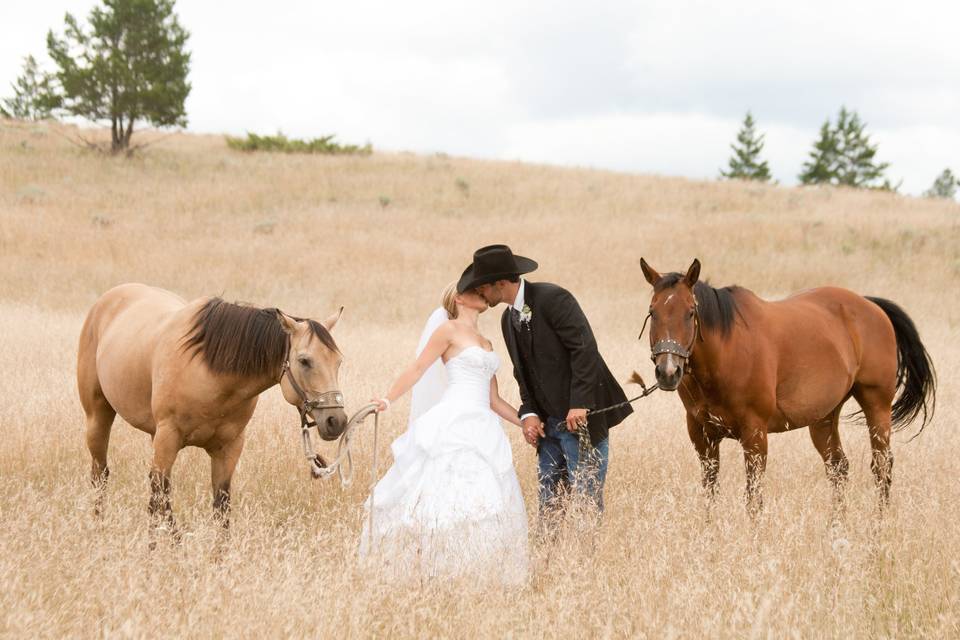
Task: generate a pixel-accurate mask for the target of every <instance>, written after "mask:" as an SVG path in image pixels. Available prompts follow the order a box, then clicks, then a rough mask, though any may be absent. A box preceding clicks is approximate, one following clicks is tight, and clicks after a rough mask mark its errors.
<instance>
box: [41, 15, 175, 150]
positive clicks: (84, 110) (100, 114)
mask: <svg viewBox="0 0 960 640" xmlns="http://www.w3.org/2000/svg"><path fill="white" fill-rule="evenodd" d="M102 4H103V6H102V7H94V9H93V10H92V11H91V12H90V18H89V22H90V24H89V27H86V26H81V25H80V24H79V23H78V22H77V19H76V18H74V17H73V16H72V15H70V14H69V13H68V14H67V15H66V18H65V19H64V22H65V30H64V34H63V36H62V37H58V36H56V35H55V34H54V33H53V31H50V32H49V33H48V34H47V51H48V53H49V54H50V57H51V58H52V59H53V61H54V63H55V64H56V65H57V72H56V81H57V84H58V85H59V86H58V87H56V89H57V97H58V99H59V101H60V108H61V110H62V111H63V112H65V113H67V114H70V115H74V116H81V117H83V118H86V119H88V120H92V121H95V122H96V121H105V122H109V123H110V128H111V134H112V138H111V150H112V151H114V152H116V151H121V150H125V149H128V148H129V146H130V137H131V136H132V135H133V127H134V123H135V122H137V121H141V122H144V121H145V122H149V123H150V124H152V125H154V126H156V127H170V126H186V124H187V114H186V109H185V106H184V102H185V101H186V98H187V95H188V94H189V93H190V83H189V82H187V72H188V71H189V68H190V53H189V52H187V50H186V42H187V38H188V37H189V36H188V34H187V32H186V31H185V30H184V29H183V28H182V27H181V26H180V23H179V21H178V19H177V16H176V14H175V13H174V11H173V5H174V0H102Z"/></svg>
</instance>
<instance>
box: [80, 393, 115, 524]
mask: <svg viewBox="0 0 960 640" xmlns="http://www.w3.org/2000/svg"><path fill="white" fill-rule="evenodd" d="M83 404H84V413H86V419H87V433H86V436H87V449H89V450H90V458H91V464H90V484H92V485H93V488H94V492H95V493H96V497H95V498H94V502H93V513H94V515H96V516H99V515H100V514H101V513H102V512H103V494H104V489H105V488H106V486H107V478H108V477H109V476H110V468H109V467H108V466H107V448H108V447H109V446H110V429H111V427H112V426H113V419H114V418H115V417H116V415H117V412H116V411H114V410H113V407H111V406H110V404H109V403H108V402H107V399H106V398H104V397H103V396H102V395H101V396H100V397H99V398H96V399H93V401H92V402H90V403H88V402H84V403H83Z"/></svg>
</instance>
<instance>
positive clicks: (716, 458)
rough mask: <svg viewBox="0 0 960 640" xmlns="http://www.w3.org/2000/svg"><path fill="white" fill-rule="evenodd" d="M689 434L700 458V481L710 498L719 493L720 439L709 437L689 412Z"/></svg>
mask: <svg viewBox="0 0 960 640" xmlns="http://www.w3.org/2000/svg"><path fill="white" fill-rule="evenodd" d="M687 434H688V435H689V436H690V441H691V442H693V447H694V448H695V449H696V450H697V457H699V458H700V481H701V482H702V483H703V489H704V491H706V493H707V496H708V497H709V498H711V499H712V498H714V497H716V495H717V476H718V475H719V473H720V441H719V440H716V439H713V438H708V437H707V435H706V433H705V432H704V430H703V425H702V424H700V423H699V422H697V421H696V420H695V419H694V418H693V416H691V415H690V414H687Z"/></svg>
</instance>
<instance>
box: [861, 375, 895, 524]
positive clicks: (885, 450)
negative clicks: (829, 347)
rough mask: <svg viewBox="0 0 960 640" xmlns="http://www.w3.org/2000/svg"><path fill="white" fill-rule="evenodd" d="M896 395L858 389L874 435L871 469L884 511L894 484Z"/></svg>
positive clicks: (871, 443)
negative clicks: (892, 441) (892, 444)
mask: <svg viewBox="0 0 960 640" xmlns="http://www.w3.org/2000/svg"><path fill="white" fill-rule="evenodd" d="M893 396H894V393H893V392H892V391H890V390H889V389H883V388H880V387H860V386H857V387H854V390H853V397H854V398H856V400H857V403H859V404H860V408H861V409H863V415H864V417H865V418H866V420H867V429H868V430H869V431H870V448H871V449H872V450H873V456H872V459H871V461H870V469H871V470H873V478H874V480H875V481H876V483H877V489H878V490H879V491H880V508H881V509H883V508H884V507H886V506H887V505H888V504H890V485H891V484H892V483H893V452H891V451H890V421H891V417H890V412H891V407H892V405H893Z"/></svg>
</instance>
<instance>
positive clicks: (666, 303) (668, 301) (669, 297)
mask: <svg viewBox="0 0 960 640" xmlns="http://www.w3.org/2000/svg"><path fill="white" fill-rule="evenodd" d="M675 295H676V294H674V293H671V294H670V295H669V296H667V299H666V300H664V301H663V306H667V305H668V304H670V301H671V300H673V296H675Z"/></svg>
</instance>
